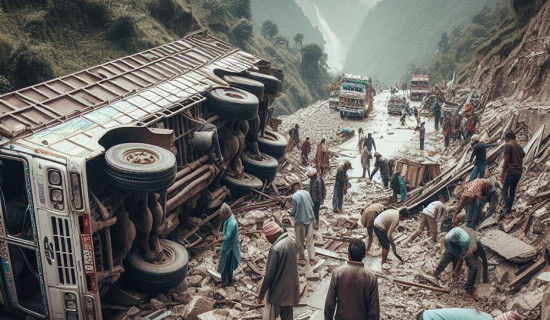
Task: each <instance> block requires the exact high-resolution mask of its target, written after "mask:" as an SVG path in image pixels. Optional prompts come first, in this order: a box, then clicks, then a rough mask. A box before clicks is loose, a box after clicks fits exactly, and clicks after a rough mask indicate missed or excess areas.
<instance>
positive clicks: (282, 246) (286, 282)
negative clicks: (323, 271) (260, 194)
mask: <svg viewBox="0 0 550 320" xmlns="http://www.w3.org/2000/svg"><path fill="white" fill-rule="evenodd" d="M263 232H264V234H265V236H266V238H267V241H269V243H271V244H272V245H273V246H272V247H271V249H269V254H268V256H267V267H266V270H265V276H264V280H263V282H262V286H261V288H260V293H259V295H258V299H257V302H258V304H262V303H263V300H264V297H265V296H266V294H267V301H266V304H265V309H264V319H269V320H275V319H277V318H278V317H280V318H281V320H292V319H294V315H293V307H294V306H295V305H297V304H298V302H299V301H300V280H299V278H298V261H297V258H296V252H297V251H296V242H295V241H294V239H292V238H291V237H290V236H289V235H288V233H286V232H284V233H283V230H282V228H281V227H280V226H279V225H278V224H277V222H275V220H274V219H273V218H269V219H267V220H265V221H264V224H263Z"/></svg>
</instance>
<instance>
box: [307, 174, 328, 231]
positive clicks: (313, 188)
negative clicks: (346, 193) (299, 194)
mask: <svg viewBox="0 0 550 320" xmlns="http://www.w3.org/2000/svg"><path fill="white" fill-rule="evenodd" d="M307 176H308V177H309V179H310V180H309V189H308V191H309V194H310V195H311V200H313V214H314V216H315V223H316V224H318V223H319V210H320V208H321V205H322V204H323V202H325V196H326V189H325V182H324V181H323V178H321V177H320V176H319V175H318V174H317V170H316V169H315V168H309V169H308V170H307Z"/></svg>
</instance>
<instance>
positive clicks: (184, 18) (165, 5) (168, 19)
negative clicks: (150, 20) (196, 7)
mask: <svg viewBox="0 0 550 320" xmlns="http://www.w3.org/2000/svg"><path fill="white" fill-rule="evenodd" d="M148 8H149V11H151V15H152V16H153V17H155V18H156V19H157V20H159V21H160V22H162V24H164V26H165V27H166V28H168V29H170V30H172V31H174V32H175V33H177V34H178V35H180V36H182V35H184V34H185V32H187V31H188V30H189V29H190V28H191V25H192V23H193V15H192V14H191V13H190V12H186V11H185V10H184V9H183V8H182V6H180V5H179V4H178V3H176V2H175V1H174V0H160V1H158V2H157V1H155V2H152V3H149V5H148Z"/></svg>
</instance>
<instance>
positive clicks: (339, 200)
mask: <svg viewBox="0 0 550 320" xmlns="http://www.w3.org/2000/svg"><path fill="white" fill-rule="evenodd" d="M349 169H351V162H349V161H346V162H344V164H342V165H341V166H340V167H339V168H338V170H337V171H336V182H335V183H334V194H333V196H332V212H334V213H342V205H343V204H344V188H347V185H348V175H347V171H348V170H349Z"/></svg>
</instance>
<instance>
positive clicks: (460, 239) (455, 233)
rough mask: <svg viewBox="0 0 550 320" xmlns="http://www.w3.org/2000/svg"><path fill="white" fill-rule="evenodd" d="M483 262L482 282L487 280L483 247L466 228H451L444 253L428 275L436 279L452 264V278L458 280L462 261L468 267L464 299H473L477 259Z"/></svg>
mask: <svg viewBox="0 0 550 320" xmlns="http://www.w3.org/2000/svg"><path fill="white" fill-rule="evenodd" d="M478 257H480V258H481V259H482V260H483V282H484V283H487V282H488V281H489V280H488V278H489V275H488V267H487V256H486V255H485V250H483V246H482V245H481V244H478V243H477V235H476V233H475V231H474V230H472V229H470V228H468V227H456V228H453V229H451V230H450V231H449V233H447V235H446V236H445V252H444V253H443V256H442V257H441V260H440V261H439V265H438V266H437V268H436V269H435V271H432V272H430V273H429V274H430V275H432V276H434V277H436V278H438V277H439V275H440V274H441V272H443V270H445V268H446V267H447V265H449V263H451V262H452V263H453V277H454V278H455V280H458V273H459V272H460V268H462V261H466V265H467V266H468V280H467V281H466V298H470V299H475V296H474V292H475V282H476V277H477V258H478Z"/></svg>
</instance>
